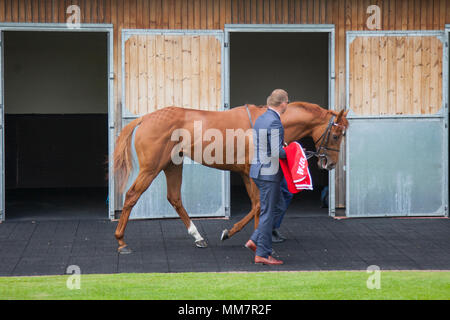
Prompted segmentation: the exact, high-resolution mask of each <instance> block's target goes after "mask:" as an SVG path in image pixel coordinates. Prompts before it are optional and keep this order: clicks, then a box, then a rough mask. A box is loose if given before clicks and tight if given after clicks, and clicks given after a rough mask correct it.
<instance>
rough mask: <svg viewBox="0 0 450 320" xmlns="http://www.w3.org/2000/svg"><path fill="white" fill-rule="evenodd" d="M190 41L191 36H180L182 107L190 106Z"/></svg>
mask: <svg viewBox="0 0 450 320" xmlns="http://www.w3.org/2000/svg"><path fill="white" fill-rule="evenodd" d="M191 42H192V36H184V37H183V38H182V50H183V56H182V59H183V61H182V62H183V64H182V69H183V83H182V87H183V101H182V107H183V108H192V99H191V96H192V68H191V67H192V55H191Z"/></svg>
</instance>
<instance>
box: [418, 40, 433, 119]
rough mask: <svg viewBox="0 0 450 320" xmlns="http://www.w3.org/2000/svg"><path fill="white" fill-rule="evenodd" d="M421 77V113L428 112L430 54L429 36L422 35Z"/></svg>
mask: <svg viewBox="0 0 450 320" xmlns="http://www.w3.org/2000/svg"><path fill="white" fill-rule="evenodd" d="M422 44H423V47H422V79H421V92H422V99H423V100H422V106H421V112H420V113H421V114H429V113H430V81H431V77H430V76H431V75H430V71H431V61H430V59H431V56H430V46H431V39H430V37H422Z"/></svg>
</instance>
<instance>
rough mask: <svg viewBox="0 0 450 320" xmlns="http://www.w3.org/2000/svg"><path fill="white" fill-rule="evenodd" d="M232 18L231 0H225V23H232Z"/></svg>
mask: <svg viewBox="0 0 450 320" xmlns="http://www.w3.org/2000/svg"><path fill="white" fill-rule="evenodd" d="M222 1H223V0H222ZM232 19H233V18H232V11H231V0H226V8H225V23H232Z"/></svg>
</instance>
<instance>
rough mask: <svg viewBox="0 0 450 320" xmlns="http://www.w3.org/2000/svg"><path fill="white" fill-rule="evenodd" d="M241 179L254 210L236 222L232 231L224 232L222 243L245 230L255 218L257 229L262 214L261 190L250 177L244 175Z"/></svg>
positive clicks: (226, 230)
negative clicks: (260, 213)
mask: <svg viewBox="0 0 450 320" xmlns="http://www.w3.org/2000/svg"><path fill="white" fill-rule="evenodd" d="M241 177H242V180H244V184H245V188H246V190H247V193H248V196H249V197H250V201H251V202H252V209H251V210H250V212H249V213H248V214H247V215H246V216H245V217H244V218H242V219H241V220H240V221H239V222H236V223H235V224H234V226H233V228H231V229H230V230H228V229H225V230H223V231H222V236H221V237H220V239H221V240H222V241H223V240H226V239H228V238H230V237H232V236H233V235H234V234H235V233H237V232H239V231H241V230H242V228H244V227H245V226H246V225H247V224H248V223H249V222H250V221H251V220H252V219H253V218H255V229H256V228H257V227H258V222H259V212H260V203H259V189H258V187H257V186H256V184H255V183H254V182H253V180H252V179H250V177H249V176H248V175H246V174H245V173H242V174H241Z"/></svg>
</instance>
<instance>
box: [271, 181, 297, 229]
mask: <svg viewBox="0 0 450 320" xmlns="http://www.w3.org/2000/svg"><path fill="white" fill-rule="evenodd" d="M280 192H281V193H280V199H279V201H278V202H277V205H276V206H275V213H274V221H273V228H274V229H278V228H279V227H280V226H281V222H282V221H283V218H284V214H285V213H286V211H287V209H288V207H289V205H290V204H291V201H292V198H293V197H294V195H293V194H292V193H290V192H289V190H288V186H287V182H286V179H285V178H284V177H283V180H282V181H281V185H280Z"/></svg>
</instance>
